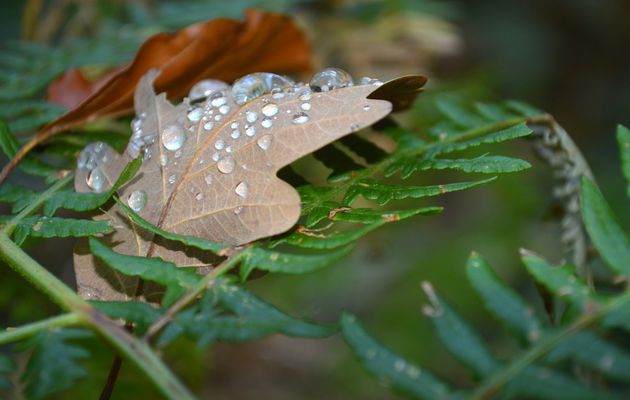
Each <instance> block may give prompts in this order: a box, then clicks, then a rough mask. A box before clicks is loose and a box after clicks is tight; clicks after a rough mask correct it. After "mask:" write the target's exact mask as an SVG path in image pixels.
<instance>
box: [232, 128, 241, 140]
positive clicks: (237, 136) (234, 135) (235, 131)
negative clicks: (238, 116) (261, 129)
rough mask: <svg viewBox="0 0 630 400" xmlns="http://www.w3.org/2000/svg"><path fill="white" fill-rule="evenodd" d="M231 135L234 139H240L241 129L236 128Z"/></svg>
mask: <svg viewBox="0 0 630 400" xmlns="http://www.w3.org/2000/svg"><path fill="white" fill-rule="evenodd" d="M230 136H232V139H238V138H239V137H241V131H239V130H238V129H234V130H233V131H232V133H231V134H230Z"/></svg>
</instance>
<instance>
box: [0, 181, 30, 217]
mask: <svg viewBox="0 0 630 400" xmlns="http://www.w3.org/2000/svg"><path fill="white" fill-rule="evenodd" d="M35 197H37V193H35V192H34V191H32V190H30V189H27V188H25V187H22V186H15V185H12V184H11V183H9V182H5V183H3V184H2V186H0V202H1V203H8V204H13V203H15V204H19V205H16V206H15V207H14V209H13V212H14V213H16V212H19V211H20V210H22V209H23V208H24V207H25V206H26V205H28V204H29V203H30V202H31V201H32V199H34V198H35Z"/></svg>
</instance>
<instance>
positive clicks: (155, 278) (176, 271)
mask: <svg viewBox="0 0 630 400" xmlns="http://www.w3.org/2000/svg"><path fill="white" fill-rule="evenodd" d="M89 242H90V249H91V250H92V254H94V256H96V257H98V258H99V259H101V260H102V261H103V262H104V263H105V264H107V265H108V266H110V267H111V268H114V269H115V270H116V271H118V272H121V273H123V274H125V275H128V276H139V277H140V278H142V279H144V280H147V281H152V282H156V283H159V284H160V285H163V286H165V287H166V293H165V294H164V299H163V300H162V304H163V305H170V304H172V303H173V301H175V300H176V299H178V298H179V297H180V296H181V295H182V294H183V293H184V292H185V291H186V289H189V288H191V287H192V286H193V285H194V284H195V283H196V282H197V280H198V279H199V276H198V275H196V273H195V272H194V270H191V268H178V267H177V266H176V265H175V264H173V263H171V262H167V261H164V260H162V259H160V258H146V257H139V256H127V255H123V254H118V253H116V252H114V251H112V250H111V249H110V248H109V247H107V246H105V245H104V244H103V243H101V242H100V241H98V240H97V239H95V238H93V237H90V238H89Z"/></svg>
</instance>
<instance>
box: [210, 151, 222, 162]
mask: <svg viewBox="0 0 630 400" xmlns="http://www.w3.org/2000/svg"><path fill="white" fill-rule="evenodd" d="M220 158H221V154H219V153H218V152H217V153H214V154H213V155H212V161H214V162H217V161H219V159H220Z"/></svg>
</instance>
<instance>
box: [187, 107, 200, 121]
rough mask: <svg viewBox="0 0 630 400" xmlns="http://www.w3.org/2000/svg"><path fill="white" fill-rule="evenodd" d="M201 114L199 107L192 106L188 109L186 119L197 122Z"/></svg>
mask: <svg viewBox="0 0 630 400" xmlns="http://www.w3.org/2000/svg"><path fill="white" fill-rule="evenodd" d="M202 116H203V110H202V109H201V108H200V107H193V108H191V109H190V111H188V115H187V117H188V120H189V121H190V122H197V121H199V120H200V119H201V117H202Z"/></svg>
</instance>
